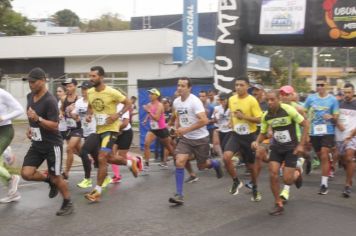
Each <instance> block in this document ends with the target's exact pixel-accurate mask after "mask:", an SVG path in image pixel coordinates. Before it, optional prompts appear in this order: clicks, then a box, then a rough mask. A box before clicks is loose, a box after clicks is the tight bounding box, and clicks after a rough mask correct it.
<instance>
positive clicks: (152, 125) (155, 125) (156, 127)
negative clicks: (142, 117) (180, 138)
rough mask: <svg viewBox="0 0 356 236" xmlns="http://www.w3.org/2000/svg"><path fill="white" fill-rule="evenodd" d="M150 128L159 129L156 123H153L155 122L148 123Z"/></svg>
mask: <svg viewBox="0 0 356 236" xmlns="http://www.w3.org/2000/svg"><path fill="white" fill-rule="evenodd" d="M150 127H151V129H158V128H159V127H158V122H157V121H155V120H151V121H150Z"/></svg>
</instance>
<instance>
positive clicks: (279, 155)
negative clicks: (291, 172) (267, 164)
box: [269, 149, 298, 168]
mask: <svg viewBox="0 0 356 236" xmlns="http://www.w3.org/2000/svg"><path fill="white" fill-rule="evenodd" d="M293 152H294V150H276V149H272V150H271V152H270V154H269V161H276V162H278V163H280V164H282V162H283V161H284V162H285V166H286V167H290V168H296V166H297V160H298V156H297V155H294V154H293Z"/></svg>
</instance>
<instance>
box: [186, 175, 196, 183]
mask: <svg viewBox="0 0 356 236" xmlns="http://www.w3.org/2000/svg"><path fill="white" fill-rule="evenodd" d="M198 180H199V178H198V177H197V176H189V177H188V178H187V179H186V180H185V181H184V183H187V184H191V183H194V182H197V181H198Z"/></svg>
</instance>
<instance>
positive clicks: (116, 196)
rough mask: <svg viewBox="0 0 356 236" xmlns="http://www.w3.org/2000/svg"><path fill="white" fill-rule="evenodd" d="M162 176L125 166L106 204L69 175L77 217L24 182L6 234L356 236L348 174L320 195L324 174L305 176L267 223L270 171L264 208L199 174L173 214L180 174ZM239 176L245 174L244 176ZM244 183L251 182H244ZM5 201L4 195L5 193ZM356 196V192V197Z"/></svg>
mask: <svg viewBox="0 0 356 236" xmlns="http://www.w3.org/2000/svg"><path fill="white" fill-rule="evenodd" d="M22 129H23V127H21V126H17V127H16V131H17V135H16V138H15V140H14V142H13V144H12V147H13V149H14V150H15V152H16V155H17V157H18V158H17V161H18V162H21V156H23V155H24V154H25V152H26V148H27V147H28V145H29V143H28V141H27V140H26V139H23V138H22V137H21V134H20V133H21V130H22ZM169 164H170V166H169V168H168V169H165V170H162V169H160V167H159V166H157V165H153V166H152V171H151V173H150V175H148V176H139V177H138V178H134V177H133V176H132V175H131V174H130V172H128V171H127V169H126V168H125V167H123V168H121V169H122V175H123V181H122V183H120V184H115V185H110V186H109V187H108V188H107V190H105V192H104V194H103V197H102V201H101V202H100V203H94V204H93V203H88V201H87V200H86V199H85V198H84V197H83V196H84V194H85V193H86V192H87V191H88V190H83V189H79V188H77V187H76V183H77V182H79V181H80V180H81V178H82V177H83V171H82V168H81V167H80V166H78V167H75V168H74V169H73V172H72V173H71V176H70V181H69V185H70V190H71V193H72V199H73V201H74V204H75V213H74V214H73V215H70V216H65V217H59V216H55V212H56V211H57V210H58V208H59V207H60V205H61V198H60V197H57V198H55V199H49V198H48V197H47V196H48V190H49V189H48V186H47V185H46V184H44V183H33V182H25V181H21V183H20V184H21V186H20V189H19V190H20V192H21V195H22V199H21V201H19V202H17V203H11V204H3V205H0V214H1V216H0V219H1V220H0V235H1V236H7V235H9V236H10V235H11V236H13V235H36V236H37V235H38V236H40V235H51V236H54V235H78V236H79V235H100V236H104V235H144V236H149V235H155V236H156V235H204V236H207V235H242V236H245V235H246V236H248V235H263V236H268V235H274V236H279V235H281V236H282V235H283V236H294V235H296V236H301V235H313V236H318V235H323V236H329V235H330V236H331V235H353V234H354V231H355V230H356V224H355V222H356V221H355V219H356V194H354V195H353V197H352V198H350V199H344V198H342V197H341V191H342V189H343V182H344V173H343V170H341V169H340V170H338V171H337V173H336V178H335V179H334V180H333V181H331V182H330V184H329V194H328V195H325V196H321V195H318V194H317V191H318V186H319V181H320V171H318V170H316V171H314V172H313V173H312V174H311V175H309V176H305V178H304V180H305V181H304V186H303V187H302V188H301V189H300V190H297V189H296V188H295V187H292V188H291V199H290V201H289V203H288V204H287V205H286V207H285V214H284V215H282V216H277V217H273V216H269V215H268V211H269V210H270V208H271V207H272V206H273V198H272V194H271V192H270V190H269V183H268V173H267V169H266V168H264V169H263V173H262V176H261V179H260V184H259V188H260V191H261V192H262V194H263V199H262V201H261V202H257V203H256V202H251V201H250V193H249V191H248V190H247V189H246V188H243V189H242V191H240V194H239V195H237V196H232V195H230V194H229V193H228V190H229V188H230V185H231V179H230V178H228V177H227V176H225V177H224V178H222V179H219V180H218V179H216V177H215V172H214V171H211V170H207V171H201V172H198V176H199V178H200V180H199V181H198V182H196V183H193V184H186V185H185V204H184V205H183V206H179V207H172V206H171V205H170V204H169V203H168V198H169V197H170V196H172V195H173V193H174V191H175V185H174V183H175V180H174V168H173V164H172V163H169ZM239 172H240V174H239V175H240V177H244V176H243V172H244V169H243V168H242V169H239ZM244 178H246V177H244ZM0 189H1V192H0V195H1V196H3V195H5V193H6V189H5V188H3V187H2V188H0ZM355 192H356V191H355Z"/></svg>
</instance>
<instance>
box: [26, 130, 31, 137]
mask: <svg viewBox="0 0 356 236" xmlns="http://www.w3.org/2000/svg"><path fill="white" fill-rule="evenodd" d="M26 136H27V138H28V139H32V133H31V129H27V132H26Z"/></svg>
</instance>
